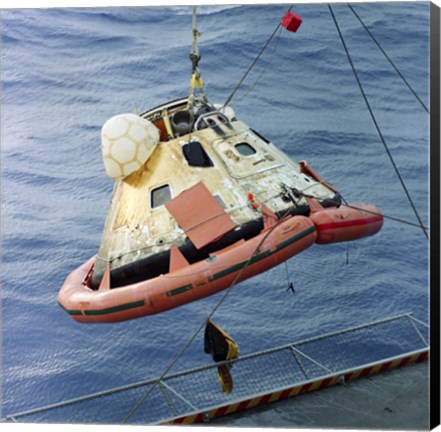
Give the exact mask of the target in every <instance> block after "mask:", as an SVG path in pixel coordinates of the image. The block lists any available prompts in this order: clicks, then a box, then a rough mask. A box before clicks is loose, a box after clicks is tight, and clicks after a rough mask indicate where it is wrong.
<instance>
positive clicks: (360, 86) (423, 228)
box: [328, 4, 429, 239]
mask: <svg viewBox="0 0 441 432" xmlns="http://www.w3.org/2000/svg"><path fill="white" fill-rule="evenodd" d="M328 8H329V11H330V13H331V16H332V19H333V20H334V24H335V26H336V28H337V32H338V34H339V36H340V40H341V43H342V45H343V48H344V50H345V52H346V56H347V58H348V61H349V64H350V65H351V68H352V72H353V73H354V76H355V80H356V81H357V84H358V87H359V89H360V92H361V94H362V96H363V99H364V101H365V103H366V106H367V108H368V111H369V113H370V115H371V117H372V121H373V122H374V125H375V128H376V129H377V132H378V135H379V137H380V139H381V142H382V143H383V146H384V148H385V150H386V153H387V155H388V156H389V159H390V161H391V163H392V166H393V167H394V169H395V173H396V174H397V176H398V179H399V180H400V183H401V185H402V187H403V189H404V192H405V193H406V195H407V198H408V200H409V202H410V205H411V206H412V209H413V211H414V213H415V216H416V218H417V219H418V222H419V226H420V228H421V229H422V230H423V232H424V235H425V236H426V238H427V239H428V238H429V236H428V234H427V231H426V227H425V226H424V225H423V222H422V220H421V218H420V215H419V214H418V211H417V209H416V207H415V204H414V203H413V201H412V198H411V196H410V194H409V191H408V189H407V187H406V185H405V183H404V180H403V178H402V177H401V174H400V171H399V170H398V167H397V165H396V163H395V161H394V158H393V156H392V154H391V152H390V150H389V148H388V146H387V144H386V141H385V139H384V137H383V134H382V133H381V130H380V127H379V126H378V123H377V120H376V118H375V115H374V113H373V111H372V108H371V105H370V104H369V101H368V99H367V96H366V93H365V92H364V89H363V86H362V84H361V81H360V78H359V77H358V73H357V70H356V69H355V66H354V63H353V62H352V58H351V55H350V54H349V51H348V48H347V46H346V42H345V40H344V38H343V34H342V32H341V30H340V27H339V25H338V23H337V19H336V17H335V15H334V11H333V10H332V7H331V5H330V4H328Z"/></svg>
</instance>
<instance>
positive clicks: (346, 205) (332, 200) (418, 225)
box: [296, 189, 429, 230]
mask: <svg viewBox="0 0 441 432" xmlns="http://www.w3.org/2000/svg"><path fill="white" fill-rule="evenodd" d="M296 193H298V194H299V195H302V196H304V197H305V198H316V197H315V196H314V195H310V194H306V193H305V192H304V191H301V190H298V189H296ZM341 198H342V200H343V201H344V202H343V203H340V202H339V201H336V200H334V199H331V198H322V199H321V200H322V201H323V202H327V203H329V204H331V205H333V206H340V205H341V206H344V207H348V208H351V209H354V210H360V211H363V212H366V213H369V214H372V215H374V216H382V217H383V218H384V219H390V220H393V221H395V222H400V223H402V224H405V225H411V226H414V227H417V228H423V229H426V230H429V228H428V227H426V226H424V225H420V224H417V223H415V222H410V221H407V220H404V219H400V218H397V217H395V216H388V215H385V214H383V213H378V212H374V211H372V210H368V209H365V208H362V207H357V206H355V205H352V204H348V203H347V202H346V200H344V198H343V197H341Z"/></svg>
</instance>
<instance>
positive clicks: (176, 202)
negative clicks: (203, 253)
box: [165, 182, 236, 249]
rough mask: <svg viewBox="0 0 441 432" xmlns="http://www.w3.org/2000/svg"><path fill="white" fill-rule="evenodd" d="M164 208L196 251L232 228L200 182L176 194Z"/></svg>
mask: <svg viewBox="0 0 441 432" xmlns="http://www.w3.org/2000/svg"><path fill="white" fill-rule="evenodd" d="M165 206H166V207H167V210H168V211H169V212H170V213H171V214H172V215H173V217H174V218H175V220H176V222H177V223H178V224H179V226H180V227H181V228H182V229H183V230H184V231H185V233H186V234H187V236H188V237H189V239H190V240H191V241H192V243H193V244H194V245H195V246H196V247H197V248H198V249H201V248H203V247H204V246H206V245H207V244H209V243H211V242H212V241H214V240H216V239H218V238H220V237H222V236H223V235H224V234H226V233H227V232H228V231H231V230H232V229H233V228H236V224H235V223H234V222H233V220H232V219H231V218H230V216H228V214H227V213H225V211H224V209H223V208H222V206H221V205H220V204H219V202H218V201H217V200H216V198H215V197H214V196H213V195H212V194H211V192H210V191H209V190H208V189H207V187H206V186H205V185H204V183H202V182H199V183H197V184H195V185H194V186H192V187H191V188H189V189H187V190H185V191H184V192H182V193H180V194H179V195H178V196H177V197H176V198H173V199H172V200H171V201H169V202H168V203H167V204H165Z"/></svg>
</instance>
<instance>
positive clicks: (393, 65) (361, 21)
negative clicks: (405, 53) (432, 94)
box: [348, 3, 429, 113]
mask: <svg viewBox="0 0 441 432" xmlns="http://www.w3.org/2000/svg"><path fill="white" fill-rule="evenodd" d="M348 7H349V9H351V11H352V13H353V14H354V15H355V16H356V18H357V19H358V21H360V24H361V25H362V26H363V27H364V29H365V30H366V32H367V34H368V35H369V36H370V37H371V38H372V40H373V41H374V42H375V43H376V45H377V46H378V48H379V50H380V51H381V52H382V53H383V55H384V56H385V57H386V59H387V60H388V61H389V63H390V64H391V65H392V67H393V68H394V69H395V72H396V73H397V74H398V76H399V77H400V78H401V79H402V80H403V82H404V84H406V85H407V87H408V88H409V90H410V91H411V92H412V93H413V95H414V96H415V97H416V98H417V100H418V102H419V103H420V104H421V106H422V107H423V108H424V109H425V110H426V112H427V113H429V110H428V108H427V107H426V105H425V104H424V102H423V101H422V100H421V99H420V97H419V96H418V95H417V94H416V92H415V90H414V89H413V88H412V87H411V85H410V84H409V83H408V81H407V80H406V78H404V76H403V74H402V73H401V72H400V71H399V70H398V68H397V67H396V66H395V64H394V62H393V61H392V60H391V59H390V57H389V56H388V55H387V54H386V51H384V49H383V48H382V47H381V45H380V43H379V42H378V41H377V39H375V37H374V35H373V34H372V33H371V31H370V30H369V29H368V27H367V26H366V24H365V23H364V22H363V20H362V19H361V18H360V16H359V15H358V14H357V12H356V11H355V10H354V8H353V7H352V6H351V5H350V4H349V3H348Z"/></svg>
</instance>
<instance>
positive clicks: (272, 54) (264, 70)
mask: <svg viewBox="0 0 441 432" xmlns="http://www.w3.org/2000/svg"><path fill="white" fill-rule="evenodd" d="M281 35H282V27H280V30H279V34H278V36H277V39H276V43H275V44H274V48H273V50H272V52H271V55H270V58H269V59H268V61H267V63H266V65H265V67H264V69H263V70H262V72H261V73H260V75H259V77H258V78H257V79H256V81H255V82H254V84H253V85H252V86H251V87H250V88H249V90H248V91H247V92H246V93H245V94H244V95H243V96H242V97H241V98H240V99H239V100H238V101H237V102H236V103H237V104H239V103H240V102H242V101H243V100H244V99H245V98H246V97H247V96H248V95H249V94H250V93H251V92H252V91H253V90H254V88H255V87H256V86H257V84H259V82H260V80H261V79H262V77H263V75H264V74H265V72H266V71H267V70H268V66H269V65H270V64H271V60H272V59H273V57H274V53H275V52H276V51H277V46H278V45H279V41H280V36H281Z"/></svg>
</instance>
